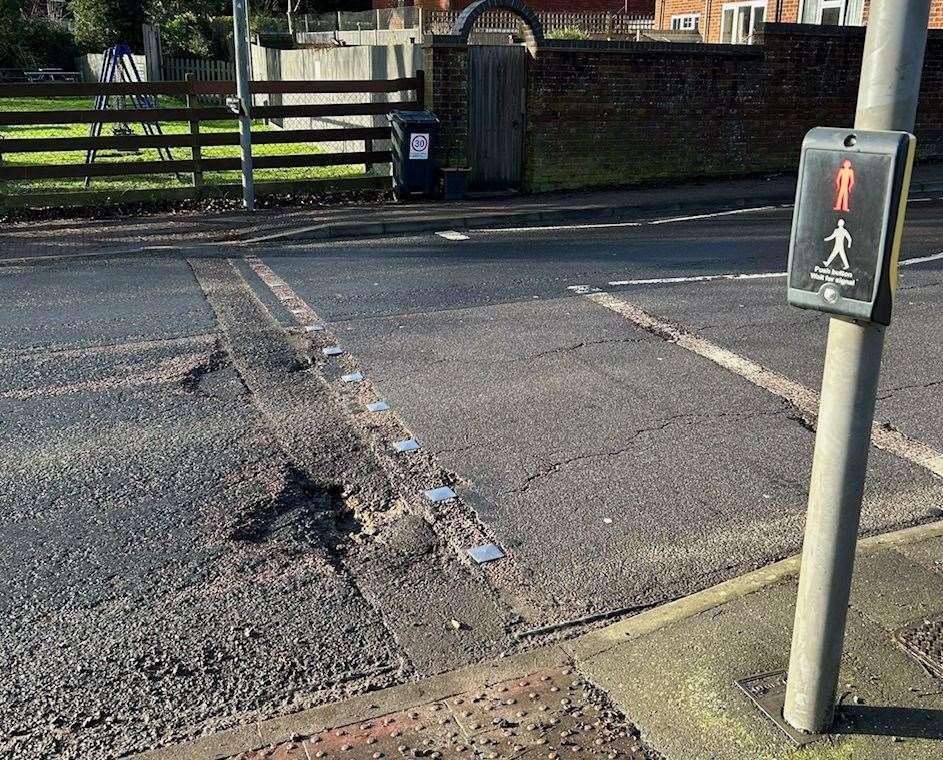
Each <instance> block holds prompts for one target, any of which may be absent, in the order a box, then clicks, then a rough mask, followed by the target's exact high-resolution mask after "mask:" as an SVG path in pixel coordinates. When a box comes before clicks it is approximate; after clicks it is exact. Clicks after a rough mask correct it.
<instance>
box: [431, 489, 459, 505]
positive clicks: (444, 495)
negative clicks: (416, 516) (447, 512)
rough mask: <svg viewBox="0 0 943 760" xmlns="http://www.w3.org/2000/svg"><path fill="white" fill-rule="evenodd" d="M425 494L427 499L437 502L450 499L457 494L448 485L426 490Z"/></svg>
mask: <svg viewBox="0 0 943 760" xmlns="http://www.w3.org/2000/svg"><path fill="white" fill-rule="evenodd" d="M425 496H426V498H427V499H428V500H429V501H432V502H436V503H438V502H442V501H451V500H452V499H454V498H455V497H456V496H457V494H456V493H455V491H453V490H452V489H451V488H449V487H448V486H439V487H438V488H432V489H430V490H428V491H426V492H425Z"/></svg>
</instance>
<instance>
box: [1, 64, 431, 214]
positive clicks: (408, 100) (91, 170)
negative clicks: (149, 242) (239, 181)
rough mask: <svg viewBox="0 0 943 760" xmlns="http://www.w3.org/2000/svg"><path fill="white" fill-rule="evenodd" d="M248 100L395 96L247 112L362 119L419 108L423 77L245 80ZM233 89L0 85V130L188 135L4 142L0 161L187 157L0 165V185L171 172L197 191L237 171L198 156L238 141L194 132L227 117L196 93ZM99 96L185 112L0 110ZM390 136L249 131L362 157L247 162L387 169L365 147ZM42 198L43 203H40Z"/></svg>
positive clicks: (219, 85) (169, 84) (267, 139)
mask: <svg viewBox="0 0 943 760" xmlns="http://www.w3.org/2000/svg"><path fill="white" fill-rule="evenodd" d="M251 89H252V92H253V94H284V93H294V94H302V95H306V94H310V95H336V94H351V95H358V94H362V95H364V96H365V97H367V98H369V97H370V96H372V95H374V94H376V93H387V94H400V95H399V98H398V99H397V100H394V101H388V102H374V101H369V102H354V103H327V104H313V105H304V104H301V105H266V106H256V107H253V108H252V110H251V115H252V117H253V118H254V119H262V118H264V119H283V118H291V117H324V116H340V117H344V116H362V115H377V114H389V113H392V112H393V111H395V110H398V109H417V108H419V109H421V108H422V107H423V93H424V78H423V72H421V71H419V72H417V75H416V76H415V77H409V78H400V79H389V80H337V81H320V82H319V81H255V82H252V85H251ZM235 91H236V85H235V82H233V81H229V80H226V81H197V80H196V79H195V78H194V77H193V76H192V75H191V76H190V77H188V79H187V80H184V81H164V82H151V83H148V82H143V83H113V84H92V83H88V84H66V83H41V84H22V83H15V84H0V125H4V126H13V125H17V126H32V125H50V126H60V125H74V124H95V123H146V124H157V123H160V122H170V121H174V122H184V123H188V124H189V132H185V133H173V134H166V133H165V134H157V133H154V134H134V135H114V136H99V137H93V136H88V137H28V138H27V137H22V138H17V137H8V138H6V139H4V140H3V141H2V144H0V148H2V150H3V152H4V153H5V154H10V153H25V154H30V155H35V154H43V153H53V152H64V151H102V150H142V149H157V148H160V149H170V148H175V149H182V150H184V151H186V152H187V153H189V157H181V158H178V157H176V156H171V158H170V160H162V161H158V160H145V161H127V162H120V161H118V162H99V163H91V164H89V163H85V162H78V161H76V162H74V163H38V162H37V163H31V164H26V165H11V164H9V163H0V181H4V180H6V181H11V180H36V179H68V178H77V177H78V178H82V177H125V176H136V175H154V174H178V175H190V176H191V178H192V186H193V187H194V188H199V187H202V186H203V175H204V173H205V172H210V171H213V172H216V171H234V170H239V169H241V168H242V165H241V161H240V159H239V158H238V157H214V158H206V157H204V156H203V155H202V149H203V148H210V147H219V146H236V145H238V144H239V133H238V132H236V131H231V132H218V131H217V132H203V131H201V130H200V125H201V124H202V123H204V122H214V121H215V122H218V121H224V120H225V121H228V120H232V119H234V118H235V117H234V115H233V113H232V112H231V111H230V110H229V109H227V108H222V107H207V106H200V105H198V104H197V98H198V97H200V96H205V95H221V96H225V95H228V94H233V93H235ZM100 95H112V96H120V95H145V96H155V97H156V96H171V97H176V98H181V99H185V102H186V106H185V107H176V106H174V107H169V108H162V107H156V108H153V109H148V108H120V109H109V110H105V111H100V110H92V109H78V110H54V111H12V110H4V109H3V102H4V99H5V98H6V99H8V98H24V97H44V98H47V97H75V96H84V97H90V98H91V97H95V96H100ZM390 138H391V130H390V128H389V127H388V126H382V127H376V126H374V127H357V126H342V127H337V128H327V129H288V130H279V131H258V130H256V131H253V133H252V143H253V145H254V146H258V145H274V144H282V145H287V144H296V143H297V144H312V143H318V144H320V143H331V142H339V143H351V142H358V143H359V144H361V145H363V150H355V151H334V152H326V153H311V152H307V153H291V154H288V155H281V154H280V155H254V156H253V167H254V168H255V169H287V168H292V169H294V168H298V167H325V166H349V165H364V166H366V167H371V166H374V165H377V164H384V163H389V162H390V161H391V158H392V154H391V152H390V151H389V150H374V149H373V143H374V141H384V140H389V139H390ZM44 197H47V196H44Z"/></svg>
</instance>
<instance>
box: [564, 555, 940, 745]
mask: <svg viewBox="0 0 943 760" xmlns="http://www.w3.org/2000/svg"><path fill="white" fill-rule="evenodd" d="M891 554H893V552H892V551H885V552H881V553H878V554H875V555H873V558H874V559H875V560H878V561H881V560H884V561H887V559H888V555H891ZM871 558H872V557H868V559H871ZM907 570H908V572H906V573H905V574H903V575H901V576H900V582H901V587H902V591H903V593H904V594H906V593H908V592H909V591H911V590H913V589H912V586H919V585H920V582H921V574H920V572H919V570H918V572H916V573H913V574H912V573H911V572H909V571H911V570H913V567H910V568H907ZM795 593H796V585H795V583H794V582H786V583H779V584H776V585H774V586H771V587H769V588H767V589H764V590H762V591H760V592H757V593H754V594H751V595H749V596H746V597H742V598H739V599H737V600H735V601H733V602H731V603H728V604H725V605H723V606H722V607H719V608H717V609H715V610H712V611H710V612H705V613H701V614H698V615H696V616H695V617H692V618H688V619H686V620H682V621H680V622H678V623H676V624H674V625H671V626H668V627H665V628H662V629H660V630H658V631H656V632H654V633H651V634H649V635H645V636H641V637H639V638H635V639H632V640H631V641H627V642H624V643H621V644H614V645H613V646H612V647H611V648H610V649H608V650H606V651H603V652H601V653H598V654H595V655H592V656H590V657H589V658H588V659H586V660H578V663H577V665H578V667H579V669H580V671H581V672H583V673H584V674H586V675H587V676H588V677H589V678H590V679H591V680H593V681H594V682H595V683H596V684H597V685H599V686H600V687H601V688H603V689H605V690H606V691H607V692H608V693H609V694H610V696H612V697H613V699H614V700H615V701H616V703H617V704H618V705H619V706H620V707H621V708H622V709H623V710H625V711H627V713H628V714H631V715H633V716H634V719H635V721H636V723H637V725H638V726H639V728H640V730H641V731H642V736H643V738H645V739H646V741H648V742H650V743H651V744H652V746H653V747H654V748H656V749H657V750H659V751H661V752H662V753H663V754H664V755H665V756H666V758H668V759H669V760H671V759H672V758H678V759H679V760H680V759H685V758H689V757H710V758H713V759H715V760H724V759H726V758H730V760H734V759H735V758H736V759H739V758H742V757H750V758H758V759H760V760H774V759H775V760H786V758H799V757H802V758H807V759H809V760H812V759H813V758H823V759H824V758H846V757H854V758H855V759H856V760H858V759H859V758H866V759H868V760H883V759H884V758H888V757H894V758H898V757H901V758H920V759H924V758H927V759H929V758H932V757H936V756H937V752H938V751H939V747H940V744H939V741H940V740H941V739H943V728H941V726H943V720H941V717H943V711H941V710H940V709H939V707H940V705H941V704H943V702H941V700H943V697H941V696H940V695H934V694H933V693H932V691H930V690H929V689H928V687H929V686H930V685H931V684H930V680H931V679H928V677H927V675H926V674H925V673H924V672H923V671H922V670H921V669H920V668H919V666H918V665H917V663H916V662H914V661H913V660H910V659H909V658H908V657H907V656H906V655H905V654H904V653H903V652H902V651H901V650H900V649H899V648H898V647H896V646H895V645H893V644H892V643H891V642H890V640H889V636H888V634H887V631H886V630H884V629H883V628H882V627H881V626H879V625H876V624H874V623H872V622H870V620H869V618H870V617H871V616H872V615H875V614H877V613H876V612H875V610H874V606H873V605H872V604H871V602H872V601H873V600H872V599H871V598H870V597H867V598H865V599H864V600H863V601H864V602H865V603H866V605H865V606H864V607H862V608H859V607H854V608H853V609H852V611H851V614H850V616H849V623H848V629H847V633H846V645H845V647H846V655H845V657H844V659H843V663H842V671H841V675H840V684H839V695H838V696H839V699H840V701H841V703H842V707H841V708H840V709H839V712H838V721H837V722H836V725H835V729H834V730H835V734H833V735H831V736H829V737H826V738H825V739H823V740H821V741H818V742H815V743H813V744H810V745H807V746H806V747H804V748H803V749H802V750H801V751H798V750H797V749H796V747H795V746H794V745H792V744H791V742H790V741H788V740H787V739H786V738H785V736H784V735H783V734H782V733H781V732H780V731H779V730H778V729H777V728H776V727H775V726H774V725H773V723H772V722H771V721H770V720H768V719H767V718H766V717H765V716H764V715H763V714H762V713H761V712H760V711H759V710H758V709H756V708H755V707H754V706H753V705H752V703H751V702H750V700H749V699H748V698H747V697H746V695H745V693H744V692H743V691H741V690H740V689H739V687H737V686H736V685H735V684H734V682H735V681H736V680H737V679H740V678H743V677H746V676H751V675H757V674H760V673H765V672H771V671H777V670H785V668H786V666H787V663H788V657H789V646H790V638H791V623H792V614H793V605H794V601H795ZM878 606H880V604H879V603H878Z"/></svg>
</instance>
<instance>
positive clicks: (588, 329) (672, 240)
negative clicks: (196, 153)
mask: <svg viewBox="0 0 943 760" xmlns="http://www.w3.org/2000/svg"><path fill="white" fill-rule="evenodd" d="M941 210H943V209H941V206H940V204H939V203H924V204H919V205H917V206H914V207H913V208H911V212H910V216H909V223H910V226H909V229H908V233H907V236H906V241H905V250H904V257H905V258H906V257H919V256H928V255H931V254H935V253H938V252H940V251H941V250H943V234H941V233H943V214H941ZM788 230H789V212H788V211H786V210H772V211H765V212H762V213H756V214H745V215H740V216H731V217H725V218H714V219H710V218H708V219H698V220H688V221H677V222H673V223H667V224H662V225H658V226H657V227H651V226H647V227H639V228H609V229H581V230H552V231H549V230H548V231H539V232H538V231H525V232H505V233H502V232H489V233H484V232H479V233H475V232H472V233H470V239H468V240H464V241H446V240H443V239H442V238H439V237H436V236H434V235H428V236H422V237H414V238H400V239H390V240H378V241H372V242H366V243H330V244H316V245H293V246H288V247H283V248H278V249H273V248H270V247H267V248H252V249H249V250H247V249H239V250H237V249H234V250H233V251H231V252H228V251H227V252H223V253H224V255H223V256H215V257H211V258H209V257H208V258H192V259H189V260H188V259H187V258H186V254H185V253H184V254H181V255H180V256H169V255H168V256H166V257H159V256H154V257H142V258H129V257H116V258H108V259H101V260H96V261H71V262H70V261H67V260H60V261H56V262H54V263H49V262H46V263H43V262H37V263H35V264H31V265H29V266H22V265H17V266H6V267H0V297H2V298H3V302H4V304H5V305H7V308H6V309H5V311H4V317H3V319H4V320H5V324H4V330H3V331H2V334H0V368H2V373H0V467H2V472H3V476H2V481H0V505H2V507H3V509H4V513H5V515H6V516H7V519H6V521H5V522H4V524H3V526H2V527H0V606H2V611H3V614H4V617H5V620H7V621H8V625H7V626H5V627H4V629H3V630H2V631H0V641H2V646H0V664H2V666H3V668H4V671H5V672H6V673H7V674H8V678H7V679H5V681H4V684H3V686H2V687H0V736H2V738H0V753H2V754H4V755H5V756H10V757H14V758H33V757H37V756H59V757H65V758H80V757H81V758H104V757H114V756H121V755H124V754H129V753H133V752H137V751H140V750H144V749H147V748H149V747H153V746H156V745H162V744H168V743H173V742H175V741H179V740H181V739H185V738H187V737H190V736H195V735H198V734H200V733H204V732H207V731H212V730H217V729H220V728H224V727H227V726H230V725H234V724H237V723H246V722H252V721H254V720H257V719H259V718H265V717H271V716H274V715H278V714H281V713H286V712H291V711H294V710H298V709H301V708H304V707H307V706H311V705H315V704H323V703H325V702H330V701H333V700H335V699H338V698H342V697H344V696H348V695H351V694H355V693H358V692H362V691H365V690H369V689H373V688H377V687H380V686H385V685H389V684H392V683H395V682H401V681H405V680H409V679H412V678H418V677H422V676H427V675H430V674H433V673H438V672H442V671H445V670H449V669H452V668H455V667H458V666H461V665H464V664H468V663H472V662H475V661H478V660H481V659H484V658H487V657H489V656H495V655H498V654H501V653H504V652H513V651H517V650H520V649H524V648H527V647H529V646H532V645H534V644H536V643H540V642H541V641H544V640H546V637H547V636H548V635H552V636H559V635H567V634H570V633H574V632H577V631H580V630H584V629H585V626H587V625H592V624H595V623H596V622H597V621H604V620H608V619H612V618H614V617H617V616H619V615H624V614H630V613H631V611H632V610H633V609H638V608H641V607H645V606H647V605H651V604H657V603H659V602H662V601H665V600H668V599H671V598H675V597H677V596H679V595H683V594H685V593H689V592H691V591H694V590H697V589H700V588H704V587H705V586H707V585H710V584H712V583H714V582H717V581H719V580H722V579H724V578H728V577H731V576H734V575H737V574H739V573H741V572H743V571H745V570H747V569H751V568H754V567H757V566H759V565H762V564H764V563H766V562H769V561H770V560H773V559H776V558H779V557H782V556H784V555H787V554H790V553H792V552H795V551H796V550H797V549H798V548H799V543H800V539H801V524H802V518H803V513H804V506H805V495H806V488H807V480H808V471H809V466H810V461H811V453H812V442H813V434H814V433H813V431H814V416H810V415H809V414H808V413H807V411H806V410H803V409H802V408H800V407H801V405H800V406H799V407H797V406H796V405H794V404H793V403H792V402H790V400H789V397H788V394H786V397H783V396H781V395H776V394H775V393H771V392H770V391H769V390H767V389H766V388H764V387H760V386H759V385H757V384H755V383H754V382H752V381H750V379H749V378H748V377H747V376H745V375H744V374H738V373H737V372H735V371H731V370H730V369H728V368H725V367H724V366H721V365H720V364H718V363H717V362H715V361H712V360H710V359H709V358H705V356H703V355H700V354H698V353H695V352H693V351H692V350H688V348H686V347H685V345H684V344H683V343H682V342H679V341H676V340H672V339H670V338H669V337H666V335H667V334H669V333H666V332H665V331H664V330H662V331H660V332H659V331H658V330H653V329H646V328H645V327H644V326H640V324H638V323H637V322H633V321H632V320H630V319H628V318H626V316H625V315H624V314H623V313H620V312H619V310H618V309H615V310H614V309H613V308H607V307H606V306H605V305H604V303H602V302H601V299H599V298H597V299H596V300H593V296H594V294H598V293H600V292H602V291H605V292H607V293H608V294H609V295H610V296H611V297H612V298H613V299H616V301H617V302H618V303H624V304H629V305H631V307H632V309H631V310H628V311H626V313H630V312H631V313H640V312H639V310H643V312H644V313H646V314H649V315H651V316H652V319H656V320H661V321H662V322H664V323H665V324H671V325H679V326H680V327H681V328H683V329H684V330H687V331H689V332H691V333H693V334H695V335H697V336H699V337H700V338H703V339H704V340H706V341H709V342H710V344H712V345H716V346H717V347H719V350H720V349H725V350H727V351H729V352H733V354H735V355H737V356H739V357H743V358H744V359H745V360H749V361H750V362H753V363H756V364H758V365H761V366H762V367H763V368H766V369H768V370H769V371H770V372H772V373H777V374H778V375H780V376H782V377H783V378H785V379H786V380H788V381H793V382H794V383H800V384H801V385H802V386H804V387H805V388H806V389H808V393H809V394H810V395H809V396H808V398H813V399H814V393H815V392H816V391H817V389H818V385H819V375H820V373H821V363H822V352H823V347H824V334H825V333H824V330H825V326H826V323H827V320H826V319H825V318H824V317H822V316H819V315H815V314H812V313H809V312H801V311H797V310H795V309H790V308H789V307H787V306H786V305H785V304H784V300H785V299H784V293H783V291H784V282H783V280H782V279H777V278H776V277H757V278H755V279H737V280H730V279H713V280H700V281H694V282H689V281H676V282H667V283H659V282H648V283H646V284H639V285H618V286H611V285H609V283H610V282H617V281H618V282H627V281H632V280H638V279H645V280H660V279H669V278H693V277H704V276H711V275H718V274H763V273H772V274H775V273H776V272H778V271H781V270H782V268H783V264H784V258H785V250H786V239H787V236H788ZM227 256H229V258H227ZM941 285H943V260H935V261H928V262H924V263H920V264H914V265H912V266H907V267H905V268H904V270H903V274H902V280H901V297H900V302H899V308H898V311H897V316H896V318H895V324H894V326H893V327H892V328H891V331H890V334H889V338H888V346H887V360H886V362H885V370H884V374H883V381H882V390H881V400H880V402H879V409H878V415H877V420H878V422H879V423H881V424H883V425H884V426H885V427H886V429H887V430H889V431H893V432H894V434H895V435H898V436H899V437H900V438H901V439H902V440H904V441H905V442H906V441H910V442H916V443H921V444H923V445H924V449H925V450H928V451H931V452H933V451H936V452H939V451H941V450H943V410H941V405H940V403H939V401H938V391H939V386H940V385H941V384H943V369H941V368H943V355H941V353H943V349H941V340H940V337H941V335H943V309H941V305H943V304H941V301H943V295H941ZM632 310H634V311H632ZM322 324H323V325H324V327H325V329H324V330H319V329H311V330H308V329H306V328H307V327H312V328H317V327H319V326H320V325H322ZM679 329H680V328H679ZM669 332H670V331H669ZM335 344H337V345H340V346H341V348H342V349H343V352H344V353H342V354H341V355H340V356H338V357H336V358H327V357H325V356H324V355H323V351H322V349H324V348H326V347H328V346H331V345H335ZM355 371H360V372H362V373H363V375H364V378H365V379H364V381H363V382H359V383H358V382H347V381H345V380H344V379H343V376H344V375H347V374H350V373H353V372H355ZM381 399H382V400H385V401H387V402H388V403H389V404H390V406H391V408H392V411H390V412H379V413H371V412H368V411H367V410H366V404H367V403H370V402H372V401H376V400H381ZM408 437H415V438H416V439H418V440H419V441H420V443H421V446H422V448H421V449H420V450H419V451H417V452H413V453H410V454H396V453H395V451H394V450H393V447H392V444H393V443H395V442H396V441H399V440H403V439H405V438H408ZM895 452H896V453H895ZM901 452H903V453H901ZM440 485H449V486H451V487H452V488H454V489H455V491H456V492H457V493H458V499H457V500H455V501H451V502H446V503H442V504H433V503H431V502H429V501H428V500H427V499H426V498H425V497H424V496H423V492H424V491H425V490H427V489H430V488H434V487H436V486H440ZM941 507H943V482H941V479H940V477H939V474H938V473H935V472H934V471H932V466H930V465H927V464H926V462H924V463H923V464H921V463H919V462H917V461H915V460H914V458H913V457H910V456H909V455H908V454H907V450H906V446H904V447H902V448H901V447H898V449H895V450H893V451H892V450H887V449H886V448H883V449H878V448H875V449H873V450H872V459H871V472H870V477H869V481H868V493H867V499H866V506H865V516H864V520H863V525H862V529H863V530H864V531H866V532H876V531H881V530H886V529H890V528H893V527H898V526H902V525H907V524H912V523H917V522H920V521H923V520H928V519H931V518H934V517H938V516H939V515H940V514H941V512H940V508H941ZM489 541H494V542H497V543H498V544H499V545H500V546H501V547H502V548H503V549H504V550H505V552H507V555H508V556H507V557H506V558H505V559H503V560H501V561H498V562H494V563H490V564H486V565H482V566H477V565H474V564H473V563H471V562H470V561H469V559H468V556H467V553H466V550H467V549H468V548H469V547H471V546H474V545H477V544H481V543H487V542H489ZM628 717H629V719H631V716H628Z"/></svg>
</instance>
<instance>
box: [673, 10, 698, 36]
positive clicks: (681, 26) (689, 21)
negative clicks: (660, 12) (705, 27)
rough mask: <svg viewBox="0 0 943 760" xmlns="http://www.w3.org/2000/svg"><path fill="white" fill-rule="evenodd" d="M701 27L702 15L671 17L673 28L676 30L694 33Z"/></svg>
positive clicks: (692, 14)
mask: <svg viewBox="0 0 943 760" xmlns="http://www.w3.org/2000/svg"><path fill="white" fill-rule="evenodd" d="M700 25H701V14H700V13H686V14H684V15H681V16H672V17H671V28H672V29H675V30H684V31H689V32H693V31H696V30H697V29H698V28H699V27H700Z"/></svg>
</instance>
